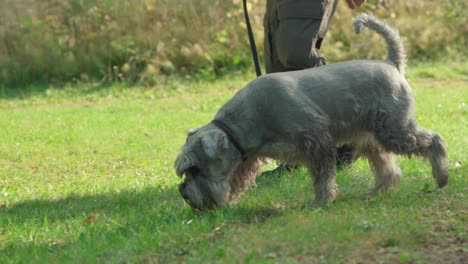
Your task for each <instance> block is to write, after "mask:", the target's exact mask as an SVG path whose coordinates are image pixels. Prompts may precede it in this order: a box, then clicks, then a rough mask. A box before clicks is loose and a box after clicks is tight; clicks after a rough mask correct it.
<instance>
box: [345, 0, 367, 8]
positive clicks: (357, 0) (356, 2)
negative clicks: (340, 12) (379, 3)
mask: <svg viewBox="0 0 468 264" xmlns="http://www.w3.org/2000/svg"><path fill="white" fill-rule="evenodd" d="M365 2H366V0H346V3H347V4H348V6H349V8H351V9H354V8H355V7H357V6H360V5H362V4H364V3H365Z"/></svg>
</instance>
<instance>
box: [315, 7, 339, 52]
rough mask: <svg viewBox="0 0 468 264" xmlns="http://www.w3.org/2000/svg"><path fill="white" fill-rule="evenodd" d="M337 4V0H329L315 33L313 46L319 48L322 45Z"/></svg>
mask: <svg viewBox="0 0 468 264" xmlns="http://www.w3.org/2000/svg"><path fill="white" fill-rule="evenodd" d="M337 4H338V0H329V3H328V6H327V9H325V10H324V12H323V17H322V21H321V22H320V27H319V31H318V33H317V35H316V39H315V40H314V41H315V48H316V49H320V46H321V45H322V40H323V39H324V38H325V35H326V34H327V31H328V28H329V27H330V24H331V21H332V19H333V15H334V14H335V11H336V5H337Z"/></svg>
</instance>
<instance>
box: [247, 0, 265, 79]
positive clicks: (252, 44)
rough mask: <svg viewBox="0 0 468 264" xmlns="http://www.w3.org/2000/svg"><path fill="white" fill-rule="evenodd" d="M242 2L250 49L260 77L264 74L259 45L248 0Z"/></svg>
mask: <svg viewBox="0 0 468 264" xmlns="http://www.w3.org/2000/svg"><path fill="white" fill-rule="evenodd" d="M242 2H243V4H244V16H245V24H246V26H247V33H248V34H249V43H250V49H251V50H252V58H253V61H254V64H255V72H256V73H257V77H260V76H261V75H262V70H261V69H260V63H259V60H258V54H257V46H256V45H255V39H254V36H253V33H252V25H250V19H249V12H248V11H247V0H243V1H242Z"/></svg>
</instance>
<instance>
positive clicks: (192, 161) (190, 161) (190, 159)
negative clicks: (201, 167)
mask: <svg viewBox="0 0 468 264" xmlns="http://www.w3.org/2000/svg"><path fill="white" fill-rule="evenodd" d="M196 164H197V159H196V158H195V156H194V155H191V154H182V155H180V156H178V157H177V159H176V161H175V164H174V168H175V170H176V173H177V176H179V177H182V175H183V174H184V173H185V172H186V171H187V170H188V169H189V168H191V167H193V166H196Z"/></svg>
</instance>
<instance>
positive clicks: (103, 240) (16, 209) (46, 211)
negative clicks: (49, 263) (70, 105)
mask: <svg viewBox="0 0 468 264" xmlns="http://www.w3.org/2000/svg"><path fill="white" fill-rule="evenodd" d="M281 215H282V211H281V210H277V209H270V208H255V207H254V208H250V207H239V206H234V207H232V208H226V209H220V210H217V211H214V212H199V211H195V210H193V209H191V208H190V207H189V206H188V205H186V204H185V203H184V201H183V199H182V198H181V197H180V196H179V193H178V191H177V189H176V187H175V186H174V187H171V188H167V189H160V188H155V187H151V188H146V189H143V190H138V191H132V190H126V191H121V192H114V193H104V194H96V195H84V196H83V195H70V196H68V197H65V198H63V199H59V200H31V201H24V202H20V203H16V204H12V205H11V206H9V207H2V208H0V226H3V227H4V228H5V229H3V231H2V232H3V233H4V235H5V236H6V237H11V238H14V237H15V238H16V239H10V240H9V241H8V240H7V241H6V243H4V248H3V250H4V251H5V252H8V254H6V255H4V257H5V258H6V259H7V260H12V259H14V258H16V257H19V256H21V258H23V257H24V256H25V255H26V256H27V257H26V262H27V258H33V259H34V258H46V259H47V258H50V257H54V258H55V257H59V259H61V260H65V261H66V260H68V257H67V255H68V253H67V252H82V253H83V254H84V253H86V251H88V250H90V248H92V249H95V248H97V250H95V251H94V252H96V253H95V256H94V257H97V258H103V259H104V260H109V259H108V258H107V257H106V256H109V254H110V255H112V254H114V253H115V252H118V251H120V250H122V249H123V248H125V247H126V246H125V245H127V243H128V241H134V240H135V241H137V242H134V243H137V244H136V245H134V247H135V249H132V251H137V252H138V251H140V250H141V251H143V252H161V253H164V254H163V255H164V256H163V258H164V257H168V256H175V255H177V254H179V253H178V252H181V250H182V251H183V250H191V249H190V245H194V244H198V243H204V242H205V240H206V239H204V238H203V237H204V236H205V235H206V234H207V233H216V231H213V230H215V228H216V227H217V226H220V225H225V224H228V225H229V226H231V225H233V226H238V225H241V226H243V225H251V224H252V225H254V224H260V223H263V222H265V221H268V220H269V219H272V218H275V217H279V216H281ZM0 230H1V229H0ZM64 231H65V233H63V234H62V233H60V232H64ZM9 232H11V233H9ZM16 232H18V233H16ZM28 233H29V234H32V233H37V234H39V233H40V235H38V237H42V239H39V240H38V241H34V240H27V239H19V237H21V236H23V234H28ZM0 234H1V233H0ZM49 237H50V238H49ZM57 237H58V238H57ZM193 237H201V238H199V239H198V240H197V241H195V242H193V241H192V238H193ZM47 238H49V239H47ZM48 241H49V242H48ZM50 241H61V242H57V243H55V242H54V243H51V242H50ZM149 242H151V243H153V245H151V246H149V248H148V243H149ZM139 244H141V248H140V247H139ZM103 245H104V246H103ZM120 247H122V248H120ZM137 252H127V254H133V253H137ZM74 254H76V253H74ZM79 254H80V253H79ZM122 254H124V253H122ZM76 257H77V259H79V261H78V262H81V261H84V259H82V258H85V257H84V256H81V255H80V256H76ZM127 257H129V256H126V255H124V256H123V258H124V259H126V258H127ZM130 257H131V256H130ZM2 258H3V257H0V260H1V259H2ZM62 258H65V259H62ZM112 258H113V256H111V257H110V259H112ZM156 259H159V258H156ZM70 260H71V262H76V259H75V260H73V259H70ZM0 262H1V261H0Z"/></svg>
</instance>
